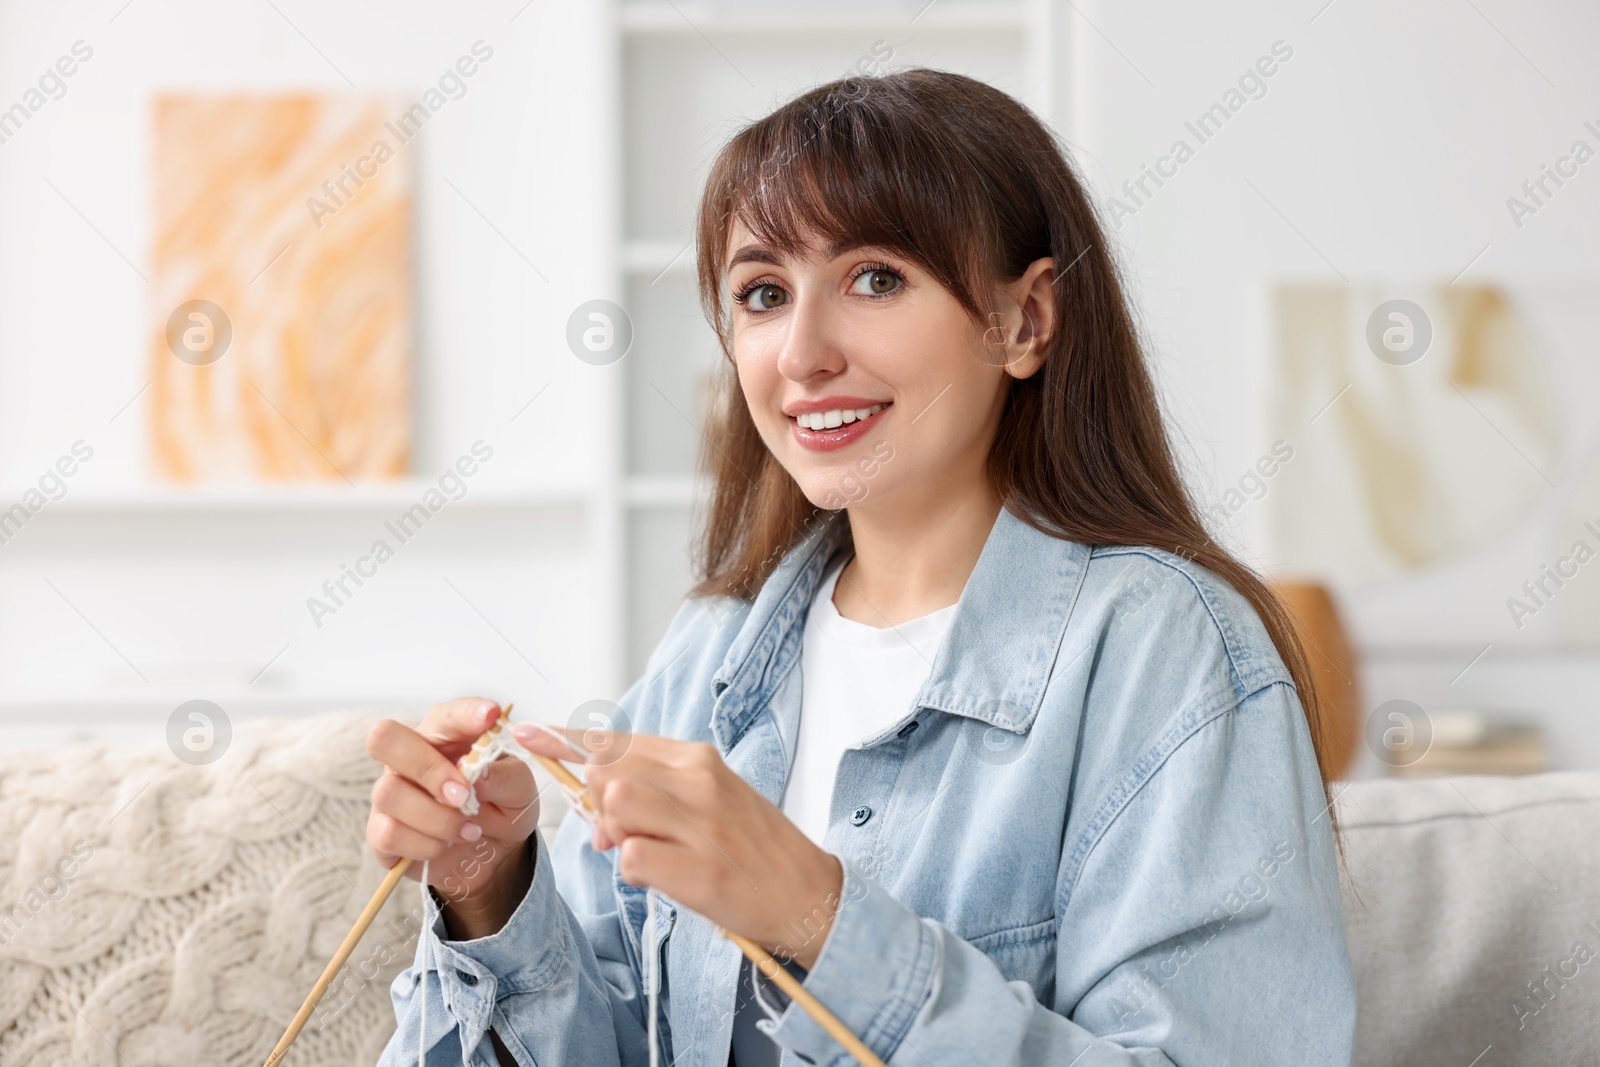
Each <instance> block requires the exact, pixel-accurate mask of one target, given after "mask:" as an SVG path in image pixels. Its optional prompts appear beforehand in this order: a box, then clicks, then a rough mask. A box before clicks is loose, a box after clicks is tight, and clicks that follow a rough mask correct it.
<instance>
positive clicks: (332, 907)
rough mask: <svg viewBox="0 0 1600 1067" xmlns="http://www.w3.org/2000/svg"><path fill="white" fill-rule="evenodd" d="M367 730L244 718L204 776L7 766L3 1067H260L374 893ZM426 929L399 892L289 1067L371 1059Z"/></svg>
mask: <svg viewBox="0 0 1600 1067" xmlns="http://www.w3.org/2000/svg"><path fill="white" fill-rule="evenodd" d="M373 718H374V716H369V715H358V714H357V715H352V714H333V715H322V716H317V717H315V718H307V719H281V720H261V721H256V722H248V723H247V722H238V723H235V733H234V737H233V740H232V742H231V745H230V747H229V748H228V750H227V751H226V752H225V753H224V754H223V756H222V757H221V758H220V759H219V760H218V761H217V762H216V763H214V764H212V765H209V766H203V767H193V766H189V765H188V764H185V763H182V762H180V761H179V760H178V759H176V758H175V757H174V756H173V755H172V753H171V752H170V751H169V750H168V749H167V748H166V747H165V745H164V744H163V742H162V741H161V739H160V735H159V734H157V735H156V737H155V738H154V739H153V741H152V744H151V745H150V746H148V747H143V748H129V747H126V746H123V747H118V748H110V747H73V748H67V749H62V750H60V751H57V752H52V753H21V754H19V753H5V754H0V841H4V842H5V846H4V847H3V848H0V909H3V910H0V1063H3V1064H6V1065H8V1067H28V1065H34V1064H38V1065H40V1067H44V1065H49V1067H59V1065H61V1064H105V1065H107V1067H113V1065H116V1067H135V1065H137V1067H143V1065H146V1064H148V1065H158V1064H159V1065H160V1067H235V1065H237V1067H260V1065H261V1064H262V1062H264V1061H265V1059H266V1057H267V1053H268V1052H270V1051H271V1049H272V1046H273V1045H274V1044H275V1043H276V1042H277V1040H278V1037H279V1035H280V1034H282V1032H283V1029H284V1027H285V1026H286V1025H287V1024H288V1022H289V1020H290V1019H291V1018H293V1016H294V1013H295V1011H296V1010H297V1009H298V1008H299V1007H300V1002H301V1001H302V1000H303V999H304V997H305V995H306V993H307V992H308V991H309V990H310V989H311V986H312V984H313V983H314V982H315V981H316V979H317V976H318V975H319V974H321V972H322V968H323V967H324V966H325V965H326V964H327V961H328V959H329V958H330V957H331V956H332V955H333V952H334V950H335V949H336V948H337V947H338V945H339V942H340V940H341V939H342V938H343V937H344V935H345V933H346V932H347V931H348V930H349V928H350V924H351V923H352V922H353V921H354V919H355V917H356V916H357V915H358V914H359V913H360V911H361V909H362V907H363V906H364V905H365V904H366V902H367V900H368V898H369V897H370V896H371V894H372V891H373V889H374V888H376V886H377V885H378V883H379V882H380V881H381V880H382V876H383V872H382V870H380V869H379V867H378V864H377V862H376V861H375V860H374V859H373V858H372V857H371V855H370V854H369V853H368V852H367V849H366V845H365V832H366V816H367V808H368V802H369V791H370V789H371V785H372V781H373V778H374V777H375V775H376V773H377V769H378V768H377V765H376V764H375V763H373V762H372V761H371V760H370V759H368V757H367V755H366V752H365V744H364V740H365V736H366V730H367V726H368V724H369V723H370V722H371V721H372V719H373ZM420 916H421V907H420V900H419V896H418V890H417V883H415V882H412V881H407V882H405V883H403V884H402V886H401V888H400V890H399V891H398V892H397V893H396V894H395V896H394V897H392V898H391V899H390V901H389V904H388V906H387V907H386V908H385V909H384V911H383V912H382V913H381V914H380V916H379V917H378V919H377V921H376V922H375V923H374V924H373V926H372V929H371V930H370V931H369V932H368V934H367V937H366V939H365V940H364V941H363V942H362V943H361V945H360V946H359V947H358V948H357V949H356V953H355V955H354V956H353V957H352V958H351V966H350V967H347V968H346V970H345V972H344V974H343V976H342V978H341V979H340V981H338V982H337V983H336V984H335V985H334V987H333V988H332V989H331V990H330V992H329V995H328V997H327V999H325V1000H324V1001H323V1005H322V1008H321V1010H319V1012H318V1013H317V1014H316V1015H314V1016H313V1017H312V1020H311V1022H310V1023H309V1024H308V1025H307V1027H306V1029H305V1031H304V1033H302V1034H301V1036H300V1039H299V1040H298V1041H297V1042H296V1043H295V1046H294V1049H293V1050H292V1052H291V1053H290V1056H289V1058H288V1059H287V1061H286V1064H285V1067H334V1065H337V1067H356V1065H358V1064H360V1065H369V1064H371V1063H373V1062H374V1061H375V1060H376V1059H377V1057H378V1054H379V1052H380V1051H381V1050H382V1048H383V1046H384V1043H385V1042H386V1041H387V1039H388V1036H389V1034H390V1033H391V1032H392V1031H393V1029H394V1015H393V1011H392V1009H391V1008H390V1004H389V993H388V983H389V980H390V979H391V978H392V977H393V976H394V975H395V974H396V973H398V972H399V971H400V970H401V969H403V968H404V967H405V966H407V965H408V964H409V963H410V960H411V956H412V952H413V948H414V945H415V942H416V930H417V928H418V919H419V918H420Z"/></svg>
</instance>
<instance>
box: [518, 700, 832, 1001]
mask: <svg viewBox="0 0 1600 1067" xmlns="http://www.w3.org/2000/svg"><path fill="white" fill-rule="evenodd" d="M515 734H516V738H517V740H518V741H520V742H521V743H522V744H523V745H525V746H526V747H527V748H528V750H529V751H531V752H535V753H538V754H539V755H541V756H548V757H551V758H553V759H560V760H565V761H567V762H571V763H580V764H582V763H586V762H587V761H586V760H585V758H584V756H583V755H582V753H581V751H580V750H579V749H577V748H576V747H575V746H574V745H571V744H568V743H565V742H563V741H562V740H561V739H560V738H558V737H555V736H553V735H552V734H550V733H548V732H546V731H544V730H540V729H538V728H536V727H530V726H528V725H527V724H521V725H519V726H517V727H516V728H515ZM583 739H584V741H585V742H587V743H588V744H589V746H590V747H592V748H593V749H594V750H595V751H597V752H601V753H604V755H602V756H598V757H595V756H591V757H590V759H594V760H596V762H593V763H588V764H587V766H586V768H585V770H586V776H585V780H586V781H587V783H588V787H589V790H588V791H589V796H590V798H591V799H592V800H593V801H594V804H595V807H596V809H597V813H596V815H595V820H594V822H595V828H594V839H593V843H594V847H595V849H596V850H597V851H600V852H604V851H607V850H609V849H611V848H616V849H617V850H618V852H617V867H618V870H619V871H620V872H621V874H622V877H623V880H624V881H626V882H628V883H629V884H630V885H645V886H651V887H653V888H655V889H658V890H660V891H661V892H662V893H664V894H666V895H667V896H668V897H671V898H672V899H673V900H675V901H678V902H679V903H681V904H683V905H684V906H685V907H687V908H690V909H692V910H694V911H696V912H699V913H700V914H701V915H704V916H705V917H706V918H708V919H710V920H711V921H712V922H714V923H717V924H718V925H720V926H722V927H725V928H726V929H728V930H731V931H733V932H734V933H736V934H743V935H744V936H745V937H748V938H750V939H751V940H753V941H755V942H757V943H758V944H760V945H761V946H762V947H763V948H765V949H766V950H767V951H769V952H771V953H772V954H773V955H775V956H778V957H779V958H780V959H793V960H795V961H796V962H798V963H799V964H800V965H801V966H802V967H805V968H806V969H807V970H810V969H811V967H812V966H813V965H814V964H815V963H816V961H817V956H818V954H819V953H820V952H821V951H822V944H823V942H824V941H826V940H827V936H828V930H829V928H830V927H831V926H832V923H833V916H834V913H835V912H836V911H837V910H838V907H839V899H840V893H841V892H842V888H843V881H844V869H843V867H842V866H840V863H839V860H838V859H837V858H836V857H834V856H832V855H830V854H829V853H827V852H824V851H823V850H822V849H820V848H818V847H817V845H816V844H815V843H813V842H812V841H811V839H810V838H808V837H806V835H805V834H804V833H802V832H801V831H800V829H799V828H798V827H796V826H795V825H794V823H792V822H790V821H789V820H788V819H787V818H786V817H785V816H784V814H783V813H782V812H781V811H779V810H778V809H777V808H776V807H774V806H773V805H772V803H771V802H770V801H768V800H767V799H766V798H765V797H763V796H762V795H761V794H760V793H758V792H756V791H755V789H753V788H751V786H750V785H749V783H747V782H746V781H745V780H744V779H743V778H740V777H739V776H738V775H737V774H735V773H733V771H731V770H730V769H729V768H728V765H727V764H726V763H724V762H723V761H722V756H721V755H720V754H719V753H718V752H717V750H716V748H714V747H713V746H711V745H709V744H703V743H693V742H687V741H674V740H672V739H670V738H665V737H656V736H654V735H651V734H617V733H605V732H601V731H585V733H584V734H583Z"/></svg>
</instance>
